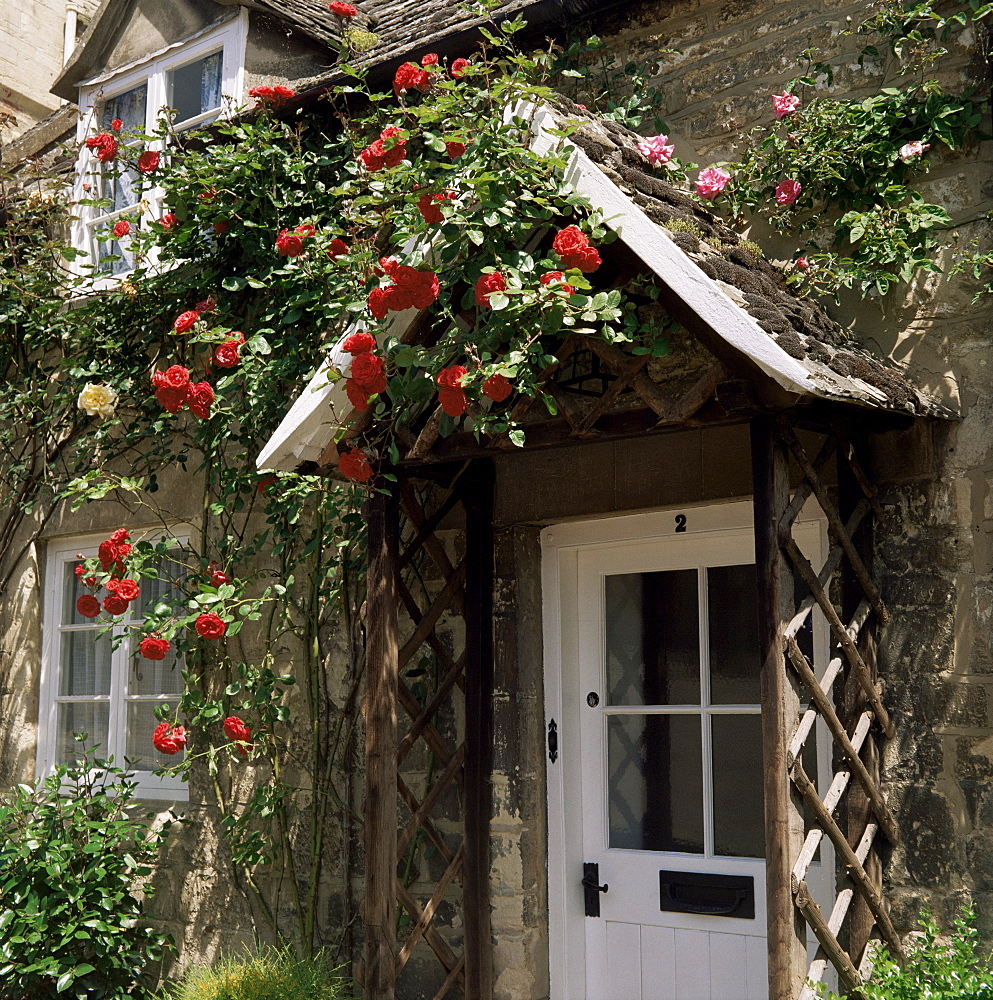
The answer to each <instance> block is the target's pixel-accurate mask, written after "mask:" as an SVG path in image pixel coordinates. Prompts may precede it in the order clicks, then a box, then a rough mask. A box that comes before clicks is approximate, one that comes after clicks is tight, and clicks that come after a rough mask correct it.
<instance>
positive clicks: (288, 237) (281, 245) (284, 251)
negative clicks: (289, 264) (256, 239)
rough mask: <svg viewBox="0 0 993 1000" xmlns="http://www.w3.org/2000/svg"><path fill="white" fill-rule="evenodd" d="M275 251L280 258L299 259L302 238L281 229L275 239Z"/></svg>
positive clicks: (301, 251) (301, 250) (297, 234)
mask: <svg viewBox="0 0 993 1000" xmlns="http://www.w3.org/2000/svg"><path fill="white" fill-rule="evenodd" d="M276 250H277V251H278V252H279V255H280V257H299V256H300V254H302V253H303V237H302V236H301V235H300V234H299V233H291V232H290V231H289V230H288V229H281V230H280V231H279V235H278V236H277V237H276Z"/></svg>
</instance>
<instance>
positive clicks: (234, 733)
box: [223, 715, 252, 755]
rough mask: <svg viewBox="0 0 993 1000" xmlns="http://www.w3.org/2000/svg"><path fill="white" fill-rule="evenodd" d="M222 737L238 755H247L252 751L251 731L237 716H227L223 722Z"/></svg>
mask: <svg viewBox="0 0 993 1000" xmlns="http://www.w3.org/2000/svg"><path fill="white" fill-rule="evenodd" d="M223 725H224V735H225V736H227V738H228V739H229V740H231V742H232V743H234V745H235V746H236V747H237V748H238V753H240V754H246V755H247V754H249V753H250V752H251V750H252V729H251V727H250V726H248V725H246V724H245V723H244V722H242V721H241V719H239V718H238V716H237V715H229V716H228V717H227V718H226V719H225V720H224V723H223Z"/></svg>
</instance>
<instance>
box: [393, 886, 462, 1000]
mask: <svg viewBox="0 0 993 1000" xmlns="http://www.w3.org/2000/svg"><path fill="white" fill-rule="evenodd" d="M396 894H397V899H398V900H399V901H400V905H401V906H402V907H403V908H404V909H405V910H406V911H407V913H409V914H410V917H411V919H412V920H415V921H419V920H420V919H421V915H422V914H423V912H424V911H423V910H422V909H421V905H420V903H418V902H417V900H416V899H414V897H413V896H412V895H411V893H410V890H408V889H407V887H406V886H405V885H404V884H403V883H402V882H401V881H400V880H399V879H397V880H396ZM424 940H425V941H426V942H427V943H428V945H429V946H430V948H431V950H432V951H433V952H434V953H435V955H437V956H438V961H439V962H441V964H442V967H443V968H444V970H445V972H446V973H455V978H454V979H453V980H452V982H453V983H458V985H459V987H460V988H461V989H462V993H463V995H466V994H465V978H464V976H463V975H462V961H463V958H462V956H458V957H456V955H455V952H454V951H452V949H451V946H450V945H449V943H448V942H447V941H446V940H445V939H444V938H443V937H442V936H441V934H439V933H438V931H437V930H436V928H435V927H433V926H432V925H431V924H430V923H429V924H428V925H427V926H426V927H425V928H424Z"/></svg>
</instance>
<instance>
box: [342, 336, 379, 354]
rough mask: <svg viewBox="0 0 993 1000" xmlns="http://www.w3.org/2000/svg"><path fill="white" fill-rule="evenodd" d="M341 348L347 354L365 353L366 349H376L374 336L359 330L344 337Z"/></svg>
mask: <svg viewBox="0 0 993 1000" xmlns="http://www.w3.org/2000/svg"><path fill="white" fill-rule="evenodd" d="M341 349H342V350H343V351H347V352H348V353H349V354H365V352H366V351H374V350H376V338H375V337H374V336H373V335H372V334H371V333H366V332H365V331H364V330H361V331H359V332H358V333H353V334H352V335H351V336H348V337H346V338H345V342H344V343H343V344H342V345H341Z"/></svg>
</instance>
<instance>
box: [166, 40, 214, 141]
mask: <svg viewBox="0 0 993 1000" xmlns="http://www.w3.org/2000/svg"><path fill="white" fill-rule="evenodd" d="M169 78H170V84H171V86H170V95H171V96H170V100H169V104H170V106H171V107H173V108H175V109H176V123H177V124H179V123H180V122H185V121H186V120H187V119H189V118H196V116H197V115H202V114H204V112H206V111H213V110H214V109H215V108H219V107H220V106H221V53H220V52H215V53H214V54H213V55H209V56H207V57H206V58H204V59H198V60H197V61H196V62H192V63H188V64H187V65H185V66H180V67H179V69H174V70H173V71H172V72H171V73H170V74H169Z"/></svg>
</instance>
